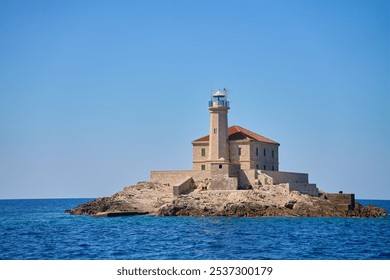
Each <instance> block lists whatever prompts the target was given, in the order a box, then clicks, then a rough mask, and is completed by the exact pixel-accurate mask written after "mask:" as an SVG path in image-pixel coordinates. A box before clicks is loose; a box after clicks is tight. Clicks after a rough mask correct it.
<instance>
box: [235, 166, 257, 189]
mask: <svg viewBox="0 0 390 280" xmlns="http://www.w3.org/2000/svg"><path fill="white" fill-rule="evenodd" d="M239 175H240V176H239V178H238V184H239V186H240V188H242V189H247V188H248V187H249V186H252V187H253V186H255V185H257V170H256V169H247V170H242V169H241V170H240V172H239Z"/></svg>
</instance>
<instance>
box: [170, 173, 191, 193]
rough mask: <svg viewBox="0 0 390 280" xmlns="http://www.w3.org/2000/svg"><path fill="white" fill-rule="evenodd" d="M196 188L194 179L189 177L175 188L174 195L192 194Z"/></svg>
mask: <svg viewBox="0 0 390 280" xmlns="http://www.w3.org/2000/svg"><path fill="white" fill-rule="evenodd" d="M195 188H196V185H195V182H194V180H193V179H192V177H187V178H186V179H184V181H182V182H181V183H178V184H176V185H174V186H173V195H181V194H187V193H190V192H192V191H193V190H194V189H195Z"/></svg>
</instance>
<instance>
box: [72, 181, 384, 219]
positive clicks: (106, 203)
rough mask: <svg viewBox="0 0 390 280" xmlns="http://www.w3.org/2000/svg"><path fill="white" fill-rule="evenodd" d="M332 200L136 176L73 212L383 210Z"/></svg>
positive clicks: (359, 213) (335, 213)
mask: <svg viewBox="0 0 390 280" xmlns="http://www.w3.org/2000/svg"><path fill="white" fill-rule="evenodd" d="M348 208H350V207H348V205H338V204H335V203H334V202H332V201H331V200H330V199H329V198H328V197H327V194H326V193H321V194H320V196H319V197H312V196H309V195H305V194H301V193H299V192H297V191H292V192H289V191H288V190H286V188H284V187H282V186H272V187H269V186H265V187H262V188H259V189H255V190H238V191H230V190H214V191H213V190H212V191H202V190H201V188H196V189H194V190H193V191H192V192H190V193H188V194H181V195H178V196H175V195H174V194H173V193H172V187H170V186H168V185H163V184H160V183H152V182H139V183H138V184H136V185H133V186H129V187H126V188H124V189H123V190H122V191H120V192H117V193H115V194H114V195H112V196H111V197H103V198H97V199H95V200H93V201H91V202H87V203H84V204H82V205H79V206H77V207H75V208H73V209H70V210H66V212H67V213H70V214H74V215H91V216H98V217H114V216H129V215H144V214H152V215H161V216H234V217H257V216H288V217H359V218H372V217H380V216H385V215H386V214H387V212H386V210H384V209H381V208H378V207H376V206H362V205H360V204H359V203H356V202H355V207H354V209H353V210H352V209H348Z"/></svg>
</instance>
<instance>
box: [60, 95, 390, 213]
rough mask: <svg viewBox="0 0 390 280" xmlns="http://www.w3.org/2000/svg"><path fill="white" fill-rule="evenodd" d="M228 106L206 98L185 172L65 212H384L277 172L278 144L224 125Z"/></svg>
mask: <svg viewBox="0 0 390 280" xmlns="http://www.w3.org/2000/svg"><path fill="white" fill-rule="evenodd" d="M229 106H230V105H229V101H228V100H227V91H226V89H223V90H222V91H221V90H217V91H215V92H214V93H213V94H212V97H211V100H210V101H209V111H210V133H209V135H206V136H203V137H201V138H198V139H196V140H194V141H192V145H193V160H192V166H193V169H192V170H174V171H152V172H151V175H150V181H149V182H140V183H138V184H136V185H134V186H129V187H126V188H124V189H123V191H120V192H118V193H115V194H114V195H112V196H111V197H103V198H97V199H95V200H93V201H91V202H88V203H85V204H82V205H80V206H78V207H76V208H74V209H70V210H66V212H68V213H71V214H79V215H83V214H86V215H93V216H108V217H110V216H124V215H141V214H154V215H162V216H240V217H241V216H246V217H255V216H296V217H303V216H304V217H329V216H331V217H379V216H384V215H386V211H385V210H384V209H380V208H378V207H375V206H362V205H360V204H359V203H356V202H355V195H354V194H344V193H342V192H341V191H340V192H339V193H326V192H324V191H321V190H319V189H318V188H317V185H316V184H313V183H309V175H308V174H307V173H296V172H285V171H284V172H282V171H279V146H280V144H279V143H278V142H276V141H274V140H271V139H269V138H267V137H264V136H262V135H259V134H257V133H255V132H252V131H250V130H248V129H245V128H243V127H240V126H237V125H233V126H231V127H228V110H229V109H230V107H229ZM255 117H257V116H256V114H255Z"/></svg>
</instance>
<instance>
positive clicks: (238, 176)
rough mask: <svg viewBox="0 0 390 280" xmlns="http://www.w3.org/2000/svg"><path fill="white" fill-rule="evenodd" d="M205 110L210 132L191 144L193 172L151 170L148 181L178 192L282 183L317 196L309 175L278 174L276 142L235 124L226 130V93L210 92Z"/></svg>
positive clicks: (228, 107)
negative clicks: (207, 110)
mask: <svg viewBox="0 0 390 280" xmlns="http://www.w3.org/2000/svg"><path fill="white" fill-rule="evenodd" d="M208 109H209V111H210V130H209V131H210V133H209V135H207V136H204V137H201V138H199V139H196V140H194V141H192V145H193V160H192V163H193V170H180V171H152V172H151V181H155V182H159V183H163V184H169V185H172V186H176V187H178V188H179V189H178V191H177V193H182V192H183V191H185V190H186V189H187V188H191V187H193V184H195V185H196V184H200V183H202V184H203V183H204V182H205V181H207V182H208V183H207V184H206V187H205V189H207V190H238V189H251V188H259V187H261V186H262V185H274V184H284V185H285V187H286V188H287V189H288V190H290V191H292V190H296V191H299V192H301V193H305V194H309V195H312V196H318V189H317V187H316V185H315V184H310V183H309V176H308V174H306V173H294V172H281V171H279V145H280V144H279V143H277V142H276V141H274V140H271V139H269V138H266V137H264V136H261V135H259V134H257V133H254V132H252V131H250V130H248V129H245V128H243V127H240V126H237V125H233V126H230V127H228V111H229V109H230V106H229V101H228V100H227V95H226V91H225V90H224V91H220V90H217V91H215V92H214V93H213V95H212V97H211V100H210V101H209V106H208ZM191 182H193V184H192V183H191ZM180 186H181V189H180Z"/></svg>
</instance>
